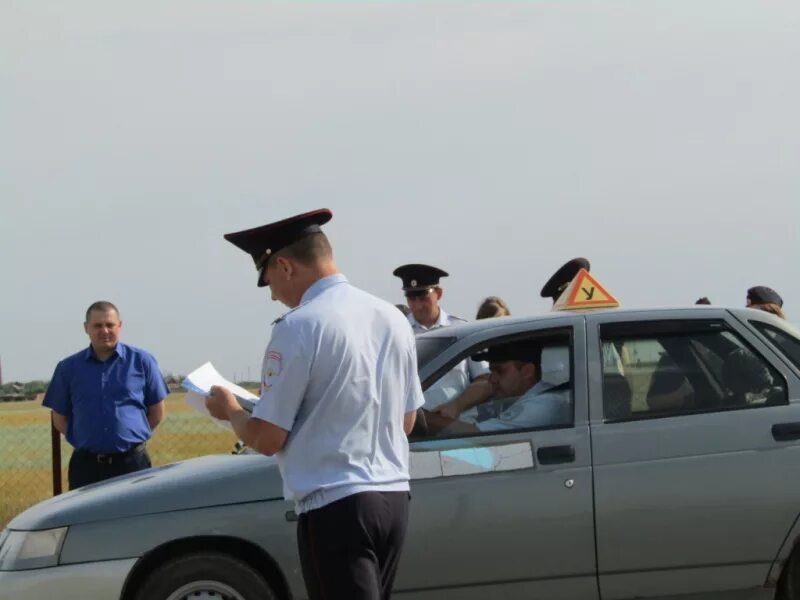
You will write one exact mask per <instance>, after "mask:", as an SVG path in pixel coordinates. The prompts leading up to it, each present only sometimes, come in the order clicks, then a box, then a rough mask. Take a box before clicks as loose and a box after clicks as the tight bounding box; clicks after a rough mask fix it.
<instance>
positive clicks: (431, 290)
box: [393, 264, 491, 417]
mask: <svg viewBox="0 0 800 600" xmlns="http://www.w3.org/2000/svg"><path fill="white" fill-rule="evenodd" d="M393 275H395V276H396V277H399V278H400V279H401V281H402V282H403V293H404V294H405V296H406V302H408V307H409V308H410V309H411V314H409V315H408V322H409V323H410V324H411V328H412V329H413V330H414V333H416V334H420V333H424V332H426V331H432V330H434V329H439V328H441V327H449V326H451V325H458V324H460V323H466V322H467V321H466V320H465V319H462V318H460V317H456V316H455V315H451V314H448V313H447V312H445V310H444V309H443V308H442V307H441V306H440V305H439V300H441V299H442V294H443V291H442V288H441V286H440V285H439V280H440V279H441V278H442V277H447V276H448V273H447V272H446V271H443V270H442V269H439V268H438V267H432V266H430V265H423V264H408V265H402V266H400V267H397V268H396V269H395V270H394V272H393ZM488 375H489V369H488V365H486V364H485V363H484V364H481V363H474V362H470V361H468V360H464V361H461V362H460V363H458V364H457V365H456V366H455V367H453V368H452V369H451V370H450V371H449V372H447V373H445V374H444V375H443V376H442V377H440V378H439V379H438V380H437V381H436V383H434V384H433V385H432V386H431V387H430V388H428V390H427V391H426V392H425V410H428V411H431V410H436V411H438V412H441V413H443V414H445V415H447V416H450V417H456V416H458V414H460V413H461V412H463V411H465V410H467V409H469V408H471V407H473V406H476V405H478V404H480V403H482V402H485V401H486V400H487V399H488V398H489V395H490V394H491V386H490V385H489V384H488V382H487V379H488Z"/></svg>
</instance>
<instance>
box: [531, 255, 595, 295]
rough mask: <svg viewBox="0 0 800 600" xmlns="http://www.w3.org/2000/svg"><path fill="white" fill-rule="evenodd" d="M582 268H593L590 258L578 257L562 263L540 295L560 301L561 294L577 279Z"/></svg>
mask: <svg viewBox="0 0 800 600" xmlns="http://www.w3.org/2000/svg"><path fill="white" fill-rule="evenodd" d="M581 269H586V270H587V271H590V270H591V265H590V264H589V261H588V259H585V258H582V257H578V258H573V259H571V260H568V261H567V262H565V263H564V264H563V265H561V266H560V267H559V268H558V270H557V271H556V272H555V273H553V274H552V275H551V276H550V279H548V280H547V283H545V284H544V286H543V287H542V291H541V292H540V295H541V296H542V298H552V300H553V304H555V303H556V302H558V299H559V298H560V297H561V294H563V293H564V290H565V289H567V286H569V284H570V282H571V281H572V280H573V279H575V276H576V275H577V274H578V272H579V271H580V270H581Z"/></svg>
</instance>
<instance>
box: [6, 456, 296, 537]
mask: <svg viewBox="0 0 800 600" xmlns="http://www.w3.org/2000/svg"><path fill="white" fill-rule="evenodd" d="M282 498H283V484H282V481H281V476H280V473H279V471H278V465H277V464H276V462H275V460H274V459H272V458H268V457H266V456H261V455H245V454H242V455H220V456H203V457H201V458H195V459H192V460H187V461H183V462H178V463H173V464H170V465H164V466H161V467H155V468H152V469H147V470H144V471H137V472H136V473H130V474H128V475H122V476H121V477H115V478H113V479H109V480H108V481H103V482H101V483H95V484H92V485H87V486H86V487H82V488H78V489H77V490H74V491H71V492H67V493H66V494H61V495H60V496H55V497H54V498H50V499H49V500H45V501H44V502H40V503H39V504H36V505H35V506H32V507H31V508H29V509H28V510H26V511H25V512H23V513H21V514H20V515H18V516H17V517H16V518H14V519H13V520H12V521H11V523H9V524H8V527H9V529H19V530H35V529H50V528H52V527H64V526H67V525H75V524H77V523H88V522H91V521H102V520H106V519H118V518H120V517H132V516H136V515H143V514H152V513H160V512H170V511H175V510H187V509H193V508H203V507H208V506H219V505H223V504H238V503H242V502H256V501H260V500H279V499H282Z"/></svg>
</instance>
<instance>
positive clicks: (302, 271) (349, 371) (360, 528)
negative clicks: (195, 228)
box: [207, 209, 424, 600]
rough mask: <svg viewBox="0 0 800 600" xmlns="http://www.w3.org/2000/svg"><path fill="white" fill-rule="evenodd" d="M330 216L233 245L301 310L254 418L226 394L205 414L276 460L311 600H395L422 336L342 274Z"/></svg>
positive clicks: (283, 331) (279, 324)
mask: <svg viewBox="0 0 800 600" xmlns="http://www.w3.org/2000/svg"><path fill="white" fill-rule="evenodd" d="M331 216H332V215H331V212H330V211H329V210H327V209H321V210H316V211H312V212H310V213H305V214H302V215H298V216H296V217H292V218H290V219H286V220H283V221H279V222H277V223H272V224H269V225H265V226H263V227H258V228H255V229H250V230H246V231H240V232H236V233H231V234H227V235H226V236H225V238H226V239H227V240H228V241H230V242H232V243H233V244H235V245H236V246H238V247H239V248H241V249H242V250H244V251H246V252H248V253H249V254H250V255H251V256H252V258H253V260H254V261H255V264H256V268H257V269H258V271H259V277H258V285H259V286H270V290H271V293H272V299H273V300H278V301H280V302H282V303H284V304H286V305H287V306H288V307H289V308H291V309H292V310H290V311H289V312H288V313H286V314H285V315H284V316H283V317H281V318H280V319H278V320H277V321H276V322H275V324H274V325H275V327H274V329H273V332H272V337H271V339H270V341H269V345H268V346H267V349H266V353H265V355H264V364H263V370H262V388H261V398H260V399H259V401H258V402H257V403H256V405H255V407H254V408H253V414H252V416H250V415H248V414H247V413H246V412H245V411H244V410H243V409H242V408H241V407H240V406H239V404H238V402H237V401H236V399H235V397H234V396H233V395H232V394H231V392H230V391H228V390H227V389H224V388H221V387H216V386H215V387H214V388H212V396H211V397H210V398H209V399H208V400H207V405H208V408H209V410H210V412H211V414H212V415H213V416H215V417H217V418H222V419H228V420H230V422H231V424H232V425H233V428H234V430H235V431H236V433H237V435H239V437H240V438H241V439H242V440H243V441H244V442H245V443H246V444H247V445H248V446H250V447H251V448H254V449H255V450H257V451H259V452H261V453H263V454H266V455H268V456H271V455H273V454H275V455H276V456H277V458H278V464H279V466H280V469H281V474H282V476H283V482H284V494H285V496H286V498H287V499H292V500H294V502H295V507H296V512H297V513H298V514H299V519H298V532H297V535H298V548H299V552H300V558H301V565H302V570H303V577H304V579H305V582H306V587H307V589H308V594H309V598H312V599H322V598H325V599H329V600H331V599H334V598H336V599H339V598H341V599H345V598H346V599H369V600H377V599H386V598H389V597H390V595H391V588H392V583H393V580H394V576H395V572H396V569H397V565H398V562H399V558H400V552H401V549H402V545H403V540H404V537H405V531H406V526H407V519H408V502H409V484H408V481H409V474H408V440H407V438H406V435H407V434H408V433H409V432H410V431H411V430H412V428H413V426H414V421H415V416H416V411H417V409H418V408H420V407H421V406H422V404H423V402H424V398H423V396H422V389H421V388H420V383H419V378H418V375H417V362H416V346H415V341H414V335H413V332H412V331H411V329H410V328H409V327H408V323H407V321H406V319H405V317H404V316H403V315H402V314H401V313H400V311H398V310H397V308H395V307H394V306H393V305H391V304H389V303H388V302H385V301H383V300H381V299H379V298H376V297H375V296H372V295H370V294H368V293H366V292H364V291H362V290H360V289H358V288H356V287H354V286H352V285H351V284H350V283H348V281H347V279H346V278H345V276H344V275H342V274H341V273H339V271H338V270H337V268H336V265H335V264H334V261H333V255H332V252H331V247H330V244H329V242H328V239H327V237H326V236H325V234H324V233H322V231H321V229H320V226H321V225H323V224H324V223H326V222H327V221H329V220H330V218H331Z"/></svg>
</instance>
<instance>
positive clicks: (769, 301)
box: [747, 285, 786, 319]
mask: <svg viewBox="0 0 800 600" xmlns="http://www.w3.org/2000/svg"><path fill="white" fill-rule="evenodd" d="M747 308H754V309H756V310H763V311H764V312H768V313H771V314H773V315H777V316H778V317H780V318H781V319H785V318H786V315H785V314H783V298H781V296H780V294H778V292H776V291H775V290H773V289H772V288H769V287H767V286H765V285H757V286H755V287H751V288H750V289H749V290H747Z"/></svg>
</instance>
